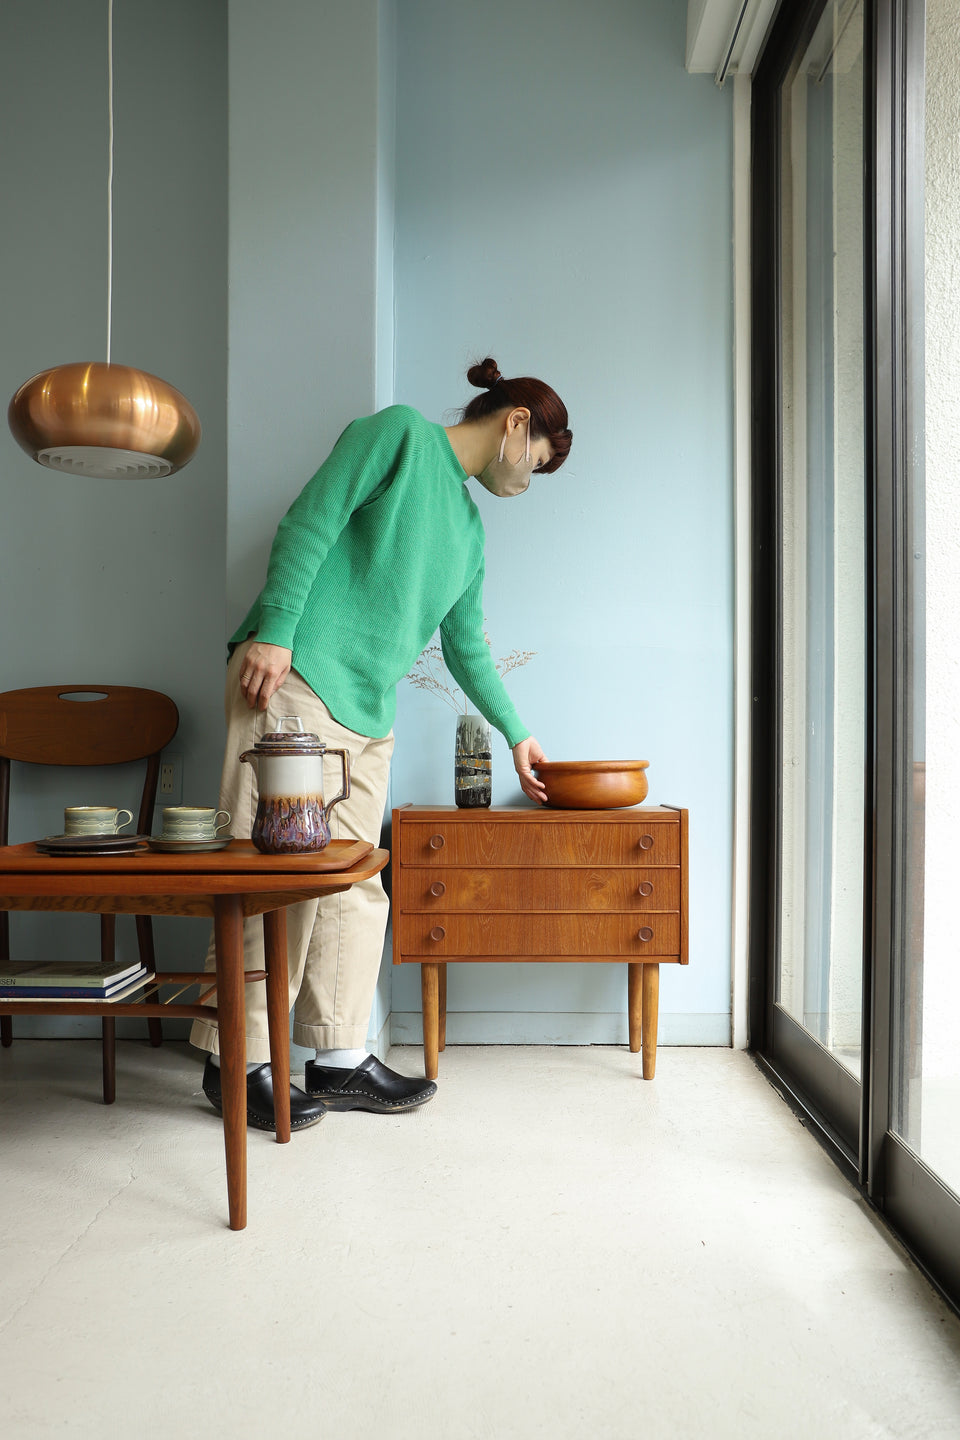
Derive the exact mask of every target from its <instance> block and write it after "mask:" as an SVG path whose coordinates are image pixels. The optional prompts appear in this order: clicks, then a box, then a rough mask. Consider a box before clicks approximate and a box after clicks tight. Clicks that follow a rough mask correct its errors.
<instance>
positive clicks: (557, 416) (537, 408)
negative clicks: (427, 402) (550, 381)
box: [460, 355, 573, 475]
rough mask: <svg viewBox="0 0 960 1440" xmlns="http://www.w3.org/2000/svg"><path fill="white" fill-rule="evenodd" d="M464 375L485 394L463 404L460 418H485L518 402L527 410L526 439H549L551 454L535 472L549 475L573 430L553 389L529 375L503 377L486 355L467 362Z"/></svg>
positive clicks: (559, 461)
mask: <svg viewBox="0 0 960 1440" xmlns="http://www.w3.org/2000/svg"><path fill="white" fill-rule="evenodd" d="M467 379H468V380H469V382H470V384H471V385H476V387H477V389H479V390H485V391H486V392H487V393H486V394H485V395H475V396H474V398H473V399H472V400H471V401H470V404H469V405H467V406H465V408H464V410H463V412H462V414H461V417H460V418H461V420H485V419H486V418H487V416H488V415H495V414H496V413H497V411H499V410H514V409H516V408H517V406H519V405H522V406H523V407H524V408H525V409H527V410H529V411H530V439H531V440H541V439H543V438H544V437H546V439H547V440H549V441H550V445H551V447H552V449H553V455H552V456H551V458H550V461H549V463H548V464H546V465H544V467H543V469H542V470H539V471H538V472H537V473H538V474H539V475H549V474H550V473H551V472H552V471H554V470H559V468H560V466H561V465H562V464H563V462H564V460H566V458H567V456H568V454H569V453H570V446H571V444H572V443H573V433H572V431H571V430H570V429H569V427H568V425H567V407H566V406H565V405H564V403H563V401H562V400H561V399H560V396H559V395H558V394H557V392H556V391H555V390H551V389H550V386H549V385H545V384H544V383H543V381H542V380H534V379H533V378H532V377H531V376H529V375H526V376H520V377H519V378H518V379H516V380H505V379H504V377H503V376H502V375H501V373H500V368H499V366H498V365H497V362H496V360H493V359H491V357H490V356H489V355H488V356H487V358H486V359H485V360H481V361H480V363H479V364H478V365H471V366H470V369H469V370H468V371H467Z"/></svg>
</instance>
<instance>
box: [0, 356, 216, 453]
mask: <svg viewBox="0 0 960 1440" xmlns="http://www.w3.org/2000/svg"><path fill="white" fill-rule="evenodd" d="M7 419H8V421H9V424H10V429H11V431H12V433H13V437H14V439H15V440H16V442H17V444H18V445H19V446H20V447H21V448H22V449H23V450H25V451H26V452H27V454H28V455H29V456H31V458H32V459H34V460H36V461H37V463H38V464H39V465H45V466H46V467H47V469H48V470H61V471H64V472H66V473H67V474H70V475H90V476H99V477H100V478H102V479H117V478H125V477H129V478H131V479H135V478H137V477H143V478H145V479H148V478H153V477H160V476H164V475H172V474H173V473H174V471H175V470H180V469H182V467H183V466H184V465H186V463H187V461H188V460H190V459H191V458H192V456H193V454H194V452H195V451H196V449H197V446H198V445H199V444H200V420H199V418H198V416H197V412H196V411H195V410H194V408H193V406H192V405H191V404H190V402H189V400H187V398H186V397H185V396H184V395H181V394H180V391H179V390H175V389H174V387H173V386H172V385H168V384H167V382H166V380H160V379H159V378H158V377H157V376H156V375H148V374H147V372H146V371H145V370H136V369H134V368H133V367H132V366H130V365H111V364H106V363H104V362H103V361H96V360H93V361H82V362H80V363H78V364H73V365H57V366H55V367H54V368H53V369H52V370H42V371H41V372H40V374H39V375H34V376H33V378H32V379H31V380H27V381H26V382H25V383H24V384H23V385H21V386H20V389H19V390H18V391H17V393H16V394H15V395H14V397H13V399H12V400H11V401H10V408H9V411H8V412H7Z"/></svg>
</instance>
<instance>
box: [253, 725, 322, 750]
mask: <svg viewBox="0 0 960 1440" xmlns="http://www.w3.org/2000/svg"><path fill="white" fill-rule="evenodd" d="M288 721H289V722H290V723H291V724H293V725H295V726H296V729H295V730H284V729H283V728H282V727H283V726H284V725H285V724H287V722H288ZM280 726H281V728H280V729H279V730H271V732H270V733H269V734H268V735H261V736H260V739H259V740H258V741H257V743H256V744H255V745H254V747H253V749H254V753H255V754H256V755H322V754H323V752H324V751H325V750H326V748H327V745H326V741H324V740H321V739H320V736H319V735H316V734H314V732H313V731H312V730H304V728H303V721H302V720H301V719H300V716H299V715H281V716H280Z"/></svg>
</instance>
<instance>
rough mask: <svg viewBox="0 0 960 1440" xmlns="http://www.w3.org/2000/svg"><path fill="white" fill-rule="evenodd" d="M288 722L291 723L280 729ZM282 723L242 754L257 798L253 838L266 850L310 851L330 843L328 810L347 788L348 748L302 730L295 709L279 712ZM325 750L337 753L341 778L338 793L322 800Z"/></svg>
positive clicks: (279, 852) (270, 852) (274, 852)
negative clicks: (251, 773)
mask: <svg viewBox="0 0 960 1440" xmlns="http://www.w3.org/2000/svg"><path fill="white" fill-rule="evenodd" d="M288 723H289V724H291V725H293V726H294V727H295V728H294V729H291V730H284V729H283V726H284V725H286V724H288ZM280 727H281V728H280V729H279V730H276V731H274V732H273V733H272V734H270V735H263V736H262V737H261V738H260V739H259V740H258V741H257V743H256V745H255V746H254V747H253V749H252V750H244V752H243V754H242V755H241V756H240V759H241V760H242V761H246V762H247V763H248V764H250V765H252V766H253V767H254V769H255V771H256V773H257V788H258V790H259V800H258V803H257V813H256V817H255V819H254V822H253V834H252V836H251V839H252V840H253V843H254V845H255V846H256V848H257V849H258V850H259V851H261V853H262V854H264V855H304V854H310V853H311V852H315V851H318V850H323V849H325V847H326V846H327V845H328V844H329V843H330V812H331V811H332V810H333V807H334V805H337V804H339V802H340V801H341V800H346V798H347V796H348V795H349V794H350V754H349V751H347V750H328V749H327V746H326V745H325V743H324V742H323V741H322V740H321V739H320V737H319V735H314V734H312V733H311V732H309V731H305V730H304V728H303V721H302V720H301V719H300V716H299V715H283V716H281V718H280ZM327 755H339V756H340V763H341V766H342V773H343V784H342V786H341V789H340V794H339V795H336V796H335V797H334V799H332V800H329V801H327V802H326V803H324V799H323V761H324V758H325V756H327Z"/></svg>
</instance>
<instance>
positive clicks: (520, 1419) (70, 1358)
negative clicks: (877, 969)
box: [0, 1041, 960, 1440]
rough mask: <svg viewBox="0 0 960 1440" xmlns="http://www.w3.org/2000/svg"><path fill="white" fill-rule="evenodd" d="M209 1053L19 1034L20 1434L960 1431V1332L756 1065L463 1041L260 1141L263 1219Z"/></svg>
mask: <svg viewBox="0 0 960 1440" xmlns="http://www.w3.org/2000/svg"><path fill="white" fill-rule="evenodd" d="M389 1058H390V1060H391V1063H393V1064H394V1065H395V1066H396V1067H397V1068H401V1069H404V1070H405V1071H406V1072H407V1073H411V1074H412V1073H422V1068H421V1066H422V1061H421V1055H420V1052H419V1051H418V1050H416V1049H403V1050H394V1051H392V1052H391V1055H390V1057H389ZM200 1073H201V1072H200V1064H199V1062H198V1060H197V1058H196V1056H195V1052H192V1051H190V1050H189V1049H188V1047H187V1046H185V1045H171V1044H168V1045H165V1046H164V1048H163V1049H162V1050H161V1051H151V1050H150V1049H149V1048H148V1047H147V1046H146V1045H145V1044H144V1045H141V1044H139V1043H134V1042H126V1043H121V1046H120V1059H119V1084H118V1092H119V1098H118V1100H117V1103H116V1105H115V1106H113V1107H112V1108H110V1109H105V1108H104V1107H103V1106H102V1105H100V1104H98V1103H96V1101H97V1094H98V1084H99V1074H98V1053H97V1047H96V1045H95V1044H93V1043H89V1042H79V1041H70V1042H44V1041H19V1042H16V1043H15V1044H14V1047H13V1049H12V1050H7V1051H3V1052H2V1053H0V1103H2V1109H0V1134H2V1170H0V1226H2V1229H0V1234H2V1256H0V1277H2V1278H0V1357H2V1376H3V1392H4V1393H3V1400H2V1409H0V1416H2V1418H0V1427H2V1433H3V1435H4V1436H5V1437H11V1440H34V1437H46V1436H54V1435H56V1436H82V1437H87V1436H89V1437H94V1436H97V1437H99V1436H102V1435H107V1436H113V1435H124V1436H126V1435H140V1436H143V1437H144V1440H167V1437H171V1440H173V1437H177V1440H183V1437H185V1440H189V1437H192V1436H198V1437H199V1436H209V1437H213V1440H221V1437H223V1440H227V1437H231V1440H247V1437H260V1436H263V1437H265V1440H266V1437H273V1436H276V1435H286V1434H290V1435H293V1434H302V1435H304V1436H310V1437H311V1440H368V1437H369V1440H373V1437H378V1440H407V1437H410V1440H441V1437H442V1440H474V1437H477V1440H481V1437H482V1440H493V1437H497V1440H499V1437H518V1440H526V1437H541V1436H543V1437H548V1436H549V1437H551V1440H564V1437H568V1436H569V1437H574V1436H576V1437H584V1440H595V1437H597V1440H604V1437H611V1440H613V1437H616V1440H620V1437H624V1440H626V1437H630V1440H632V1437H635V1436H636V1437H643V1440H661V1437H663V1440H686V1437H695V1440H701V1437H703V1440H724V1437H727V1436H731V1437H732V1436H736V1437H738V1440H751V1437H763V1440H793V1437H797V1440H800V1437H803V1440H811V1437H814V1440H859V1437H871V1440H875V1437H917V1440H920V1437H923V1440H939V1437H960V1364H958V1361H960V1323H958V1322H957V1321H956V1319H955V1318H954V1317H953V1316H952V1315H951V1314H950V1312H949V1311H948V1310H947V1309H946V1307H945V1306H944V1305H943V1304H942V1303H941V1302H940V1301H939V1299H938V1298H937V1297H936V1296H935V1295H934V1293H933V1292H932V1291H931V1289H930V1288H929V1286H928V1285H927V1284H926V1282H925V1281H924V1279H923V1278H922V1277H921V1276H920V1274H919V1273H918V1272H917V1271H916V1270H915V1269H914V1268H913V1267H912V1265H911V1264H910V1263H909V1261H908V1260H906V1258H905V1257H904V1255H903V1253H902V1251H901V1250H900V1249H899V1247H898V1246H897V1244H896V1243H895V1242H894V1241H892V1240H891V1239H890V1237H889V1236H888V1235H887V1233H886V1232H885V1230H884V1229H883V1228H882V1227H881V1226H880V1225H879V1224H878V1223H877V1222H876V1221H875V1219H874V1218H873V1217H872V1215H871V1214H870V1212H869V1211H868V1210H867V1209H866V1208H865V1207H864V1206H863V1205H862V1204H861V1202H860V1201H859V1199H858V1197H857V1196H856V1194H855V1192H854V1191H852V1190H851V1189H850V1188H849V1187H848V1186H847V1184H846V1183H845V1182H844V1180H843V1179H842V1177H841V1176H840V1175H839V1173H838V1172H837V1171H836V1169H835V1168H834V1167H833V1165H832V1164H831V1163H830V1161H829V1160H828V1159H827V1157H826V1156H825V1155H824V1154H823V1153H822V1151H821V1150H820V1148H819V1146H818V1145H817V1144H816V1142H815V1141H814V1140H813V1139H812V1138H811V1137H810V1136H809V1134H808V1133H807V1132H806V1131H805V1130H804V1129H803V1128H802V1127H801V1125H800V1124H799V1123H798V1121H797V1120H796V1119H795V1118H794V1116H793V1115H792V1114H791V1112H790V1111H789V1110H788V1109H787V1107H786V1106H785V1105H784V1104H783V1102H782V1101H781V1100H780V1098H779V1097H778V1096H777V1095H776V1093H775V1092H774V1091H773V1090H772V1089H771V1088H770V1086H769V1085H768V1084H767V1082H766V1081H765V1080H764V1079H763V1077H762V1076H761V1075H760V1073H759V1072H758V1071H757V1069H756V1068H755V1067H754V1065H753V1063H752V1062H751V1060H750V1059H749V1058H748V1057H747V1056H746V1055H743V1054H740V1053H736V1052H733V1051H730V1050H689V1049H662V1050H661V1051H660V1055H659V1064H658V1074H657V1079H656V1080H655V1081H654V1082H653V1083H644V1082H643V1081H642V1080H640V1079H639V1078H638V1077H639V1056H631V1055H629V1054H628V1053H627V1052H626V1051H625V1050H621V1049H613V1048H611V1049H607V1048H597V1047H590V1048H576V1049H571V1048H556V1049H548V1048H529V1049H528V1048H496V1049H494V1048H487V1047H484V1048H451V1049H449V1050H447V1052H446V1053H445V1054H444V1055H443V1056H442V1058H441V1075H440V1092H439V1094H438V1096H437V1098H436V1099H435V1100H434V1101H433V1102H432V1103H431V1104H429V1105H428V1106H426V1107H424V1108H423V1109H422V1110H420V1111H419V1112H416V1113H414V1114H411V1115H406V1116H396V1117H394V1116H388V1117H383V1116H374V1115H365V1114H357V1113H354V1114H347V1115H330V1116H328V1117H327V1118H326V1119H325V1120H324V1121H323V1122H322V1123H321V1124H320V1125H319V1126H316V1127H314V1128H313V1129H311V1130H308V1131H305V1132H304V1133H302V1134H300V1135H296V1136H294V1138H293V1141H292V1142H291V1144H290V1145H288V1146H277V1145H275V1144H274V1143H273V1141H272V1140H271V1139H270V1138H269V1137H268V1136H266V1135H263V1134H261V1133H257V1132H253V1131H252V1132H250V1136H249V1170H250V1175H249V1186H250V1190H249V1197H250V1205H249V1211H250V1223H249V1227H248V1229H247V1230H246V1231H244V1232H242V1233H239V1234H233V1233H231V1232H230V1231H228V1230H227V1229H226V1226H225V1200H226V1196H225V1186H224V1168H223V1146H222V1139H221V1131H220V1127H219V1121H218V1120H217V1118H216V1117H215V1116H214V1114H213V1112H212V1110H210V1109H209V1107H208V1106H207V1104H206V1101H205V1100H204V1099H203V1096H202V1094H201V1093H200Z"/></svg>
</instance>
